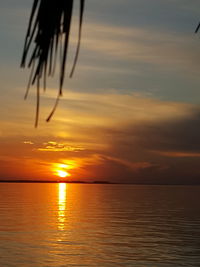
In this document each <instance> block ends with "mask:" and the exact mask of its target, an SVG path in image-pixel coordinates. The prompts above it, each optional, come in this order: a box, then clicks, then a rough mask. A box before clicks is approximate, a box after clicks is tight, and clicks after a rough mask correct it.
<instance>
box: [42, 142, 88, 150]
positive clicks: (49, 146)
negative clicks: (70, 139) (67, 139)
mask: <svg viewBox="0 0 200 267" xmlns="http://www.w3.org/2000/svg"><path fill="white" fill-rule="evenodd" d="M37 150H38V151H46V152H63V151H69V152H79V151H83V150H85V149H84V148H83V147H81V146H72V145H69V144H66V143H57V142H54V141H49V142H47V143H43V147H40V148H38V149H37Z"/></svg>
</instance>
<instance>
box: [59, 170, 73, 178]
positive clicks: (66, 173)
mask: <svg viewBox="0 0 200 267" xmlns="http://www.w3.org/2000/svg"><path fill="white" fill-rule="evenodd" d="M57 175H58V176H59V177H61V178H65V177H67V176H70V174H69V173H68V172H66V171H63V170H57Z"/></svg>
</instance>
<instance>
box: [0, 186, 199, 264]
mask: <svg viewBox="0 0 200 267" xmlns="http://www.w3.org/2000/svg"><path fill="white" fill-rule="evenodd" d="M199 200H200V187H194V186H134V185H97V184H95V185H90V184H62V183H61V184H25V183H24V184H22V183H21V184H20V183H11V184H8V183H2V184H0V266H2V267H18V266H20V267H21V266H25V267H26V266H33V267H37V266H41V267H43V266H46V267H51V266H52V267H58V266H59V267H61V266H101V267H104V266H105V267H106V266H131V267H132V266H133V267H149V266H151V267H181V266H187V267H193V266H194V267H197V266H199V263H200V238H199V237H200V205H199Z"/></svg>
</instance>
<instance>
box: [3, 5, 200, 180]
mask: <svg viewBox="0 0 200 267" xmlns="http://www.w3.org/2000/svg"><path fill="white" fill-rule="evenodd" d="M31 6H32V1H31V0H18V1H17V2H16V1H15V2H13V1H11V0H7V1H1V2H0V33H1V34H0V43H1V46H0V59H1V60H0V89H1V91H0V92H1V94H0V125H1V126H0V179H4V180H9V179H31V180H32V179H34V180H55V179H58V178H59V179H63V178H62V177H61V176H66V175H67V177H66V178H67V179H68V180H72V181H73V180H80V181H111V182H124V183H155V184H156V183H158V184H194V183H195V184H196V183H200V168H199V166H200V138H199V136H200V105H199V104H200V35H195V34H194V30H195V28H196V26H197V25H198V23H199V20H200V2H199V1H196V0H190V1H188V0H187V1H186V0H168V1H166V0H151V1H149V0H107V1H105V0H102V1H97V0H86V5H85V13H84V23H83V32H82V42H81V51H80V55H79V59H78V64H77V67H76V70H75V74H74V77H73V78H72V79H69V78H68V75H69V73H70V68H71V66H72V59H73V55H74V50H75V44H76V41H77V18H78V1H75V9H74V20H73V24H72V31H71V39H70V47H69V60H68V63H67V69H66V79H65V84H64V90H63V91H64V94H63V97H62V99H61V101H60V104H59V106H58V108H57V110H56V112H55V115H54V117H53V118H52V120H51V122H49V123H46V121H45V120H46V118H47V117H48V115H49V114H50V112H51V110H52V107H53V105H54V101H55V97H56V95H57V89H58V75H56V74H57V73H56V74H55V77H54V78H49V80H48V86H47V87H48V88H47V91H46V92H44V93H42V95H41V98H42V99H41V109H40V119H39V127H38V128H37V129H35V128H34V120H35V108H36V94H35V93H36V88H35V87H32V88H31V92H30V94H29V97H28V99H27V100H26V101H24V100H23V97H24V94H25V90H26V86H27V82H28V77H29V71H27V70H22V69H20V67H19V66H20V60H21V55H22V49H23V42H24V37H25V33H26V29H27V24H28V19H29V14H30V10H31Z"/></svg>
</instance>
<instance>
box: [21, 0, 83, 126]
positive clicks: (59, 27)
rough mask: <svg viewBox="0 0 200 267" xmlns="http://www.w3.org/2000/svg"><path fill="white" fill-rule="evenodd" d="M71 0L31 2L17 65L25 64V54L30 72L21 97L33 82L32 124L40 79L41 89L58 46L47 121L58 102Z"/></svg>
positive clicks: (51, 67)
mask: <svg viewBox="0 0 200 267" xmlns="http://www.w3.org/2000/svg"><path fill="white" fill-rule="evenodd" d="M73 2H74V0H34V2H33V7H32V11H31V14H30V20H29V25H28V30H27V34H26V37H25V42H24V49H23V55H22V61H21V67H23V68H24V67H26V63H27V58H28V57H29V60H28V64H27V65H28V68H31V73H30V78H29V82H28V87H27V91H26V94H25V98H26V97H27V96H28V92H29V89H30V86H31V85H34V84H36V85H37V107H36V119H35V126H36V127H37V125H38V118H39V100H40V81H41V79H42V80H43V86H44V89H45V88H46V76H47V75H48V76H53V75H54V70H55V66H56V62H57V51H58V47H60V51H61V52H60V53H61V63H60V64H61V66H60V77H59V81H60V82H59V90H58V97H57V99H56V102H55V106H54V108H53V110H52V112H51V113H50V115H49V117H48V118H47V121H49V120H50V119H51V117H52V116H53V114H54V112H55V110H56V107H57V104H58V101H59V97H60V96H61V95H62V88H63V82H64V78H65V65H66V60H67V51H68V44H69V35H70V25H71V20H72V12H73ZM84 2H85V0H80V18H79V33H78V44H77V49H76V53H75V58H74V63H73V66H72V70H71V72H70V77H72V75H73V73H74V69H75V66H76V63H77V59H78V54H79V49H80V40H81V28H82V22H83V11H84ZM62 43H63V44H62Z"/></svg>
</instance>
